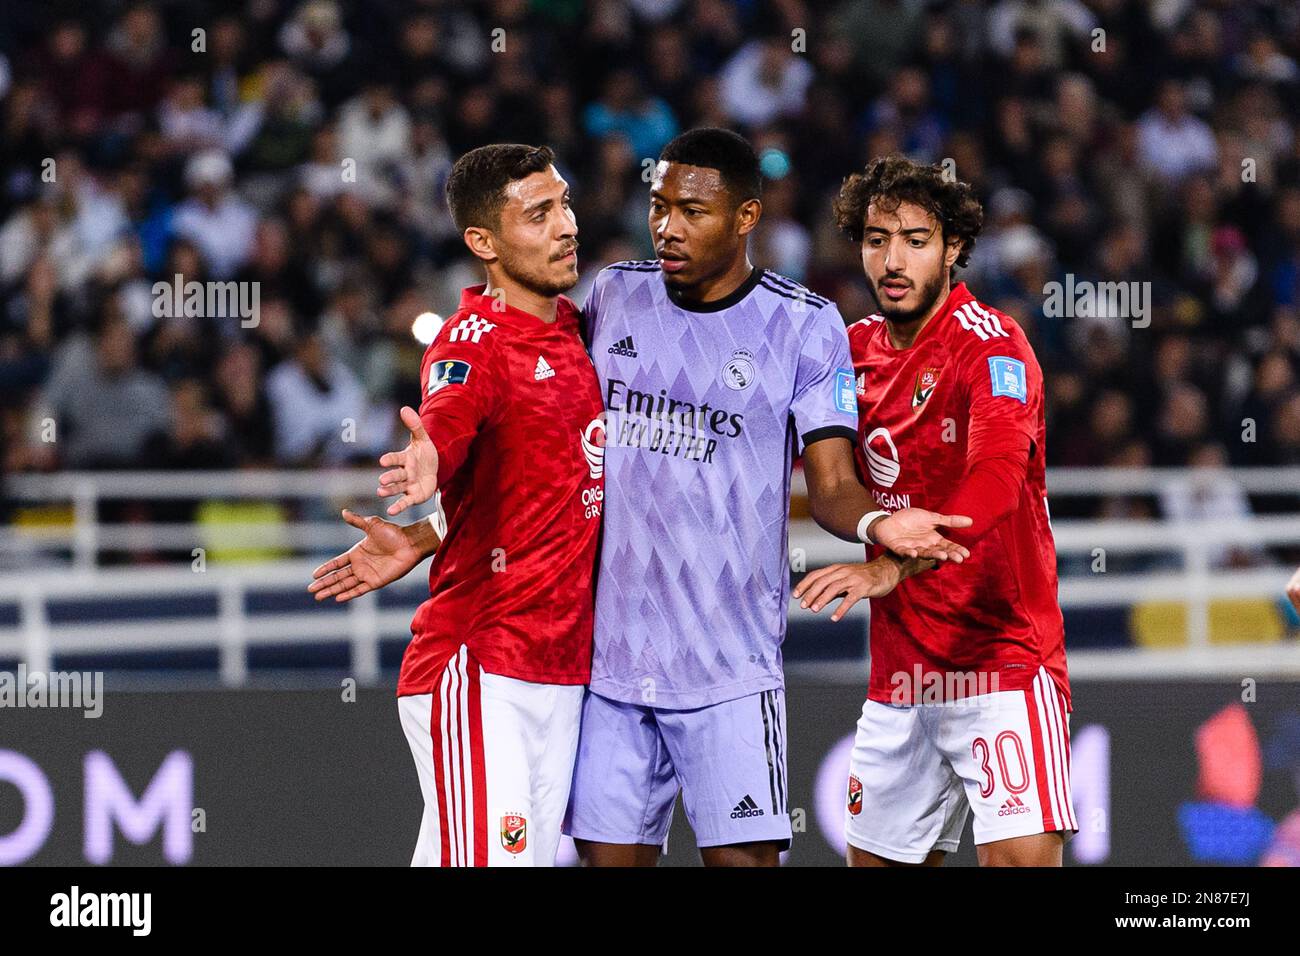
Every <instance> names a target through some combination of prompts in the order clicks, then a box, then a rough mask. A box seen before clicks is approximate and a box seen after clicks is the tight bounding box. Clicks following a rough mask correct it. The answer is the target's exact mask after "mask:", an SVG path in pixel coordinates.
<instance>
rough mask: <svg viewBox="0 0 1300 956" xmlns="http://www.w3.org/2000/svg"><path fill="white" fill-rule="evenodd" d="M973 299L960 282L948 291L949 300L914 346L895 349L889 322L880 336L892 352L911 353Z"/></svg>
mask: <svg viewBox="0 0 1300 956" xmlns="http://www.w3.org/2000/svg"><path fill="white" fill-rule="evenodd" d="M973 298H975V297H974V296H973V295H971V293H970V290H969V289H967V288H966V283H965V282H958V283H957V284H956V285H955V286H953V287H952V288H951V289H949V290H948V298H946V299H944V300H943V304H942V305H940V306H939V310H938V311H937V312H935V313H934V315H933V316H931V318H930V321H929V322H927V323H926V324H925V328H923V329H922V330H921V334H920V335H918V336H917V337H916V338H915V339H914V340H913V341H912V344H911V345H909V346H908V347H907V348H905V349H896V348H894V343H893V342H891V341H890V340H889V328H888V322H881V323H880V334H881V335H883V336H884V337H885V345H886V346H888V347H889V350H890V351H891V352H910V351H911V350H912V349H914V348H916V347H917V346H918V345H920V344H921V343H922V342H924V341H926V339H928V338H929V337H930V336H931V335H937V334H938V333H937V332H935V331H934V330H935V329H936V328H938V327H939V326H941V325H943V324H944V323H946V322H947V321H948V319H949V318H950V317H951V316H952V314H953V313H954V312H956V311H957V310H958V309H959V308H961V307H962V306H963V305H965V304H966V303H967V302H969V301H971V299H973Z"/></svg>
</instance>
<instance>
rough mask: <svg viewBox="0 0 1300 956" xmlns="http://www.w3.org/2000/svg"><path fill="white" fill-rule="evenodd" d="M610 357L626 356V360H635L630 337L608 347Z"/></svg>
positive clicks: (634, 349)
mask: <svg viewBox="0 0 1300 956" xmlns="http://www.w3.org/2000/svg"><path fill="white" fill-rule="evenodd" d="M609 354H610V355H626V356H627V357H628V358H636V344H635V343H633V341H632V336H630V335H629V336H627V338H622V339H619V340H618V341H617V342H615V343H614V344H613V345H611V346H610V347H609Z"/></svg>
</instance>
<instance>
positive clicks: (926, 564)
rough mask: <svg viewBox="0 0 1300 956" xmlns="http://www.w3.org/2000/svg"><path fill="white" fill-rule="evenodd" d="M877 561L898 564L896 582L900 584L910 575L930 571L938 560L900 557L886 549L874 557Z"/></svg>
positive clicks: (936, 564) (937, 564)
mask: <svg viewBox="0 0 1300 956" xmlns="http://www.w3.org/2000/svg"><path fill="white" fill-rule="evenodd" d="M876 560H877V561H892V562H893V563H894V564H896V565H898V583H899V584H902V583H903V582H904V581H906V580H907V579H908V578H910V577H915V576H916V575H918V574H920V573H921V572H922V571H932V570H934V569H935V568H937V567H938V566H939V562H938V561H936V560H934V558H900V557H899V556H898V555H896V554H893V553H891V552H889V551H886V552H885V553H884V554H883V555H881V556H880V557H878V558H876Z"/></svg>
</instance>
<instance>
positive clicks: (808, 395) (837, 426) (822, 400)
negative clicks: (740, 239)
mask: <svg viewBox="0 0 1300 956" xmlns="http://www.w3.org/2000/svg"><path fill="white" fill-rule="evenodd" d="M790 414H791V415H792V416H794V424H795V433H796V434H797V435H798V436H799V452H800V454H802V453H803V449H804V448H806V447H807V446H808V445H811V444H812V443H813V442H817V441H821V440H822V439H823V438H847V439H848V440H849V441H850V442H856V441H857V438H858V399H857V390H856V389H855V387H854V382H853V362H852V360H851V359H850V357H849V336H848V332H847V331H846V330H845V328H844V320H843V319H842V318H841V317H840V312H839V309H837V308H836V307H835V306H834V305H827V306H824V307H823V308H821V309H819V310H818V311H817V314H816V315H814V316H813V317H812V319H811V320H810V321H809V323H808V326H807V328H806V329H805V330H804V336H803V340H802V342H801V343H800V348H799V364H798V367H797V369H796V371H795V381H794V398H793V400H792V401H791V403H790Z"/></svg>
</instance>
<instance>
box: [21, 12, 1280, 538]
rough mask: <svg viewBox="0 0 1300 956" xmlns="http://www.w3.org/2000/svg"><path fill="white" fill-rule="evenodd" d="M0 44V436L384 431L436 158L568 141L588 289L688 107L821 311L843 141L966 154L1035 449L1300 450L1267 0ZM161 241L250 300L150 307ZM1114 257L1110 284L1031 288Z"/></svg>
mask: <svg viewBox="0 0 1300 956" xmlns="http://www.w3.org/2000/svg"><path fill="white" fill-rule="evenodd" d="M0 55H2V56H0V124H3V131H2V132H0V404H2V407H0V414H2V415H3V420H2V421H3V428H2V429H0V455H2V458H0V461H2V465H0V469H2V470H3V472H6V473H13V472H24V471H43V470H52V469H86V468H159V469H180V468H184V469H194V468H243V467H264V466H268V465H279V466H288V467H298V466H312V465H332V464H338V463H343V462H347V461H353V460H358V461H359V460H364V461H367V462H373V455H374V453H376V452H378V451H381V450H384V449H386V448H388V447H390V446H391V443H392V441H393V440H394V434H393V427H394V425H395V424H396V423H397V417H396V408H397V407H398V406H399V405H401V404H406V403H412V404H413V403H415V402H416V401H417V400H418V371H419V359H420V355H421V354H422V352H423V349H424V346H423V344H421V342H420V341H418V340H417V339H416V337H415V336H413V334H412V326H413V322H414V320H415V318H416V316H417V315H419V314H420V313H423V312H426V311H429V310H432V311H435V312H440V313H448V312H450V311H451V310H452V309H453V308H454V306H455V302H456V295H457V289H458V288H459V287H460V286H462V285H467V284H471V283H473V282H476V281H479V278H478V271H477V270H476V269H475V268H474V266H473V263H472V262H470V261H469V260H468V257H467V255H466V254H465V253H464V250H463V247H462V244H461V242H460V239H459V237H458V235H457V234H456V231H455V229H454V228H453V226H452V224H451V222H450V219H449V216H448V213H447V211H446V208H445V205H444V203H443V202H442V187H443V184H444V181H445V179H446V176H447V174H448V171H449V170H450V167H451V164H452V162H453V161H454V160H455V158H456V157H457V156H458V155H459V154H460V153H462V152H463V151H465V150H467V149H470V148H472V147H474V146H478V145H481V144H483V143H488V142H500V141H523V142H532V143H546V144H549V145H550V146H551V147H553V148H554V149H555V151H556V153H557V155H558V157H559V159H560V162H561V165H562V168H561V172H562V173H563V174H564V175H565V176H566V178H568V179H569V181H570V182H571V183H572V184H573V188H574V196H575V206H576V211H577V216H578V222H579V227H580V240H581V243H582V250H581V252H580V259H581V261H582V263H583V270H584V285H583V286H580V287H579V289H578V290H576V291H575V297H576V298H578V300H579V301H581V298H582V295H583V293H584V291H585V284H586V283H587V282H590V280H591V278H592V277H593V276H594V274H595V272H596V271H597V269H598V268H599V267H600V266H602V265H604V264H606V263H608V262H611V261H615V260H618V259H625V258H645V257H649V256H651V255H652V254H653V253H652V250H651V247H650V245H649V241H648V235H647V229H646V179H645V178H644V177H643V173H644V171H645V169H646V167H647V161H648V160H652V159H653V158H654V157H655V156H656V155H657V153H658V151H659V149H660V147H662V146H663V144H664V143H665V142H667V140H668V139H670V138H671V137H672V136H673V135H674V134H675V133H676V132H678V131H680V130H682V129H686V128H690V127H692V126H697V125H724V126H729V127H732V128H734V129H737V130H739V131H741V132H743V133H745V134H746V135H747V136H749V137H750V138H751V140H752V141H753V142H754V144H755V145H756V147H757V148H758V149H759V150H760V154H761V157H762V160H763V169H764V173H765V175H766V177H767V178H766V181H765V186H764V190H765V192H764V217H763V223H762V225H761V227H760V230H759V235H758V238H757V241H756V243H755V245H754V249H753V253H754V257H755V259H756V261H757V262H758V263H759V264H761V265H764V266H767V267H769V268H772V269H774V270H776V271H779V272H782V273H784V274H786V275H788V276H791V277H793V278H795V279H798V280H800V281H802V282H804V283H806V284H807V285H808V286H809V287H810V288H812V289H813V290H814V291H815V292H817V293H819V294H822V295H826V296H829V297H831V298H832V299H834V300H835V301H836V302H837V303H838V305H839V308H840V310H841V312H842V313H843V315H844V316H845V318H846V320H848V321H854V320H856V319H858V318H860V317H862V316H863V315H865V314H867V313H869V312H870V311H871V310H872V303H871V300H870V297H869V293H868V292H867V289H866V286H865V284H864V281H863V279H862V275H861V267H860V264H859V263H858V260H857V255H856V252H857V250H856V249H855V248H854V247H853V246H852V245H851V244H849V243H848V241H847V240H845V239H844V238H843V237H842V236H841V235H839V234H838V233H837V232H836V231H835V229H834V226H833V221H832V216H831V200H832V199H833V197H834V195H835V193H836V191H837V189H838V187H839V184H840V182H841V180H842V178H843V177H844V176H845V175H846V174H848V173H849V172H851V171H854V170H857V169H861V168H862V167H863V165H864V164H865V163H866V161H867V160H868V159H869V158H870V157H872V156H876V155H880V154H885V153H890V152H895V151H897V152H902V153H905V154H907V155H909V156H912V157H914V158H917V159H922V160H926V161H931V162H947V163H949V164H950V167H951V169H952V170H953V172H954V173H955V175H956V176H958V177H959V178H961V179H963V180H966V181H969V182H971V183H973V184H975V185H976V187H977V188H978V190H979V193H980V195H981V197H982V199H983V201H984V203H985V224H986V225H985V232H984V234H983V235H982V236H981V238H980V239H979V242H978V243H977V246H976V250H975V254H974V257H973V261H972V264H971V267H970V268H969V269H968V270H967V274H966V275H965V276H963V278H965V279H966V280H967V281H968V282H969V283H970V284H971V286H972V289H973V290H974V291H975V293H976V294H977V295H978V296H980V297H981V298H982V299H985V300H986V301H989V302H991V303H992V304H994V305H996V306H997V307H999V308H1001V309H1004V310H1006V311H1007V312H1009V313H1011V314H1012V315H1014V316H1016V317H1017V318H1018V319H1019V320H1020V321H1021V323H1022V324H1023V325H1024V327H1025V328H1026V330H1027V331H1028V332H1029V334H1030V337H1031V339H1032V341H1033V342H1034V345H1035V348H1036V349H1037V352H1038V355H1039V358H1040V361H1041V362H1042V364H1043V366H1044V370H1045V373H1046V378H1047V383H1048V387H1049V419H1048V431H1049V443H1048V453H1049V463H1050V464H1053V465H1125V466H1139V467H1140V466H1148V465H1151V466H1163V465H1174V466H1179V465H1213V464H1218V463H1232V464H1242V465H1267V464H1277V465H1285V464H1300V379H1298V378H1297V376H1298V374H1300V364H1298V363H1300V136H1298V135H1297V132H1298V130H1297V118H1298V116H1300V111H1298V110H1297V104H1298V102H1300V99H1298V97H1300V69H1298V68H1297V60H1298V59H1300V8H1298V7H1297V6H1296V5H1295V4H1292V3H1286V2H1271V0H1195V2H1193V0H1151V2H1139V0H996V2H989V3H982V2H977V0H946V2H924V0H845V2H819V3H811V2H809V3H803V2H799V0H768V2H743V0H742V2H724V0H592V2H585V3H584V2H581V0H534V2H527V0H484V2H443V0H365V2H352V3H349V2H341V0H306V2H301V0H245V2H239V3H229V4H223V3H218V2H215V0H214V2H202V0H156V2H145V3H140V2H135V3H116V2H111V0H95V2H91V3H85V2H82V3H77V4H61V3H57V2H55V3H40V4H35V3H18V4H5V10H4V12H3V14H0ZM176 276H180V277H182V279H181V281H183V282H190V281H198V282H205V281H224V280H232V279H233V280H237V281H239V282H241V283H251V282H256V283H258V285H257V289H258V317H257V321H256V323H255V324H250V323H248V322H245V321H241V319H240V318H239V317H238V316H234V317H232V316H213V315H206V316H205V315H200V316H193V315H191V316H186V315H184V314H181V315H166V314H163V315H159V314H158V313H159V311H160V309H159V301H160V298H161V297H160V296H157V295H155V294H154V292H153V289H154V284H155V283H156V282H159V281H162V282H166V283H168V284H169V285H170V284H171V283H172V282H173V278H174V277H176ZM1111 282H1114V283H1125V284H1126V285H1125V287H1124V288H1125V289H1127V290H1129V291H1130V292H1131V293H1132V295H1131V296H1130V300H1129V301H1128V303H1127V305H1125V306H1124V307H1123V308H1120V309H1118V310H1116V309H1115V308H1106V307H1104V306H1097V305H1091V306H1090V305H1088V304H1087V303H1076V302H1074V300H1073V299H1072V298H1070V297H1069V296H1068V295H1067V296H1066V299H1065V306H1064V308H1045V300H1047V298H1048V297H1049V293H1050V292H1051V290H1052V289H1053V288H1054V286H1053V285H1052V284H1053V283H1060V284H1061V286H1059V287H1056V288H1064V289H1066V290H1067V292H1068V290H1070V289H1074V288H1082V287H1083V286H1084V285H1087V284H1090V283H1091V284H1096V283H1111ZM1129 283H1134V284H1135V285H1131V286H1130V285H1127V284H1129ZM169 295H170V293H169ZM162 311H164V312H165V311H166V310H165V309H164V310H162ZM345 420H351V421H353V422H355V428H354V429H353V430H352V431H351V432H348V431H346V430H344V429H342V428H341V422H343V421H345ZM50 421H53V422H54V423H55V426H56V428H55V431H54V434H57V440H55V441H50V440H48V439H49V437H50V430H49V429H48V427H46V426H47V425H48V423H49V422H50ZM1289 505H1290V507H1292V508H1294V507H1295V502H1294V501H1291V502H1289ZM1256 506H1257V507H1258V503H1256ZM1144 507H1149V505H1143V504H1142V503H1141V502H1136V501H1130V500H1125V501H1119V500H1111V501H1108V502H1106V503H1104V504H1103V505H1102V510H1103V511H1105V513H1109V514H1133V513H1140V511H1141V509H1142V508H1144ZM1158 507H1162V508H1163V509H1164V510H1165V511H1168V512H1172V513H1187V514H1200V513H1211V514H1231V513H1240V512H1242V511H1243V510H1244V509H1248V508H1250V507H1251V503H1250V502H1248V501H1247V500H1246V498H1245V496H1244V495H1242V494H1241V493H1240V492H1239V491H1237V490H1235V489H1233V488H1232V487H1231V486H1227V487H1222V486H1220V487H1218V488H1217V489H1216V490H1214V491H1213V492H1211V493H1210V495H1209V498H1207V497H1206V495H1205V493H1204V492H1203V491H1189V490H1185V491H1183V492H1178V491H1177V490H1176V489H1175V490H1171V492H1170V493H1169V494H1168V495H1166V496H1165V498H1164V500H1163V501H1162V502H1161V503H1160V504H1159V505H1158Z"/></svg>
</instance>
